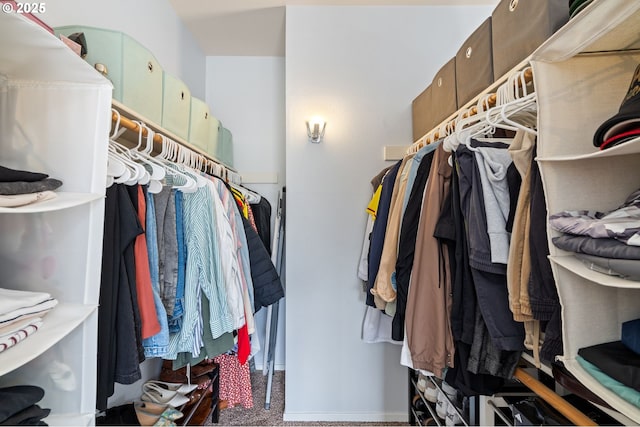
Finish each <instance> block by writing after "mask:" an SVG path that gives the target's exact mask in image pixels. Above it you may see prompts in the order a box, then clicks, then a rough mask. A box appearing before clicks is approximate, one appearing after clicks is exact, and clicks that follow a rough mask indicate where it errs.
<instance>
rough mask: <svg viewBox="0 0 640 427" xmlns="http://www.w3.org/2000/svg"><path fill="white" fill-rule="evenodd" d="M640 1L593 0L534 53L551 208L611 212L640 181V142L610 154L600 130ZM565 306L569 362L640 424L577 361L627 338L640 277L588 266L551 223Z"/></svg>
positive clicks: (630, 45)
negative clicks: (588, 350) (562, 243)
mask: <svg viewBox="0 0 640 427" xmlns="http://www.w3.org/2000/svg"><path fill="white" fill-rule="evenodd" d="M638 28H640V2H638V1H630V0H607V1H594V2H593V3H591V4H590V5H589V6H588V7H587V8H586V9H585V10H584V11H583V12H581V13H580V14H579V15H577V16H576V17H575V18H574V19H572V20H570V21H569V23H568V24H567V25H566V26H565V27H563V28H562V29H560V30H559V31H558V32H557V33H556V34H554V35H553V36H552V37H551V38H550V39H549V40H547V42H545V43H544V44H543V45H542V46H541V47H540V48H539V49H537V50H536V52H534V53H533V54H532V56H531V58H530V62H531V65H532V67H533V71H534V83H535V87H536V91H537V93H538V104H539V113H538V158H537V160H538V163H539V165H540V171H541V175H542V179H543V184H544V190H545V195H546V199H547V210H548V212H549V214H552V213H556V212H559V211H562V210H566V209H594V210H601V211H606V210H611V209H613V208H616V207H617V206H619V205H620V204H621V203H622V202H623V201H624V200H625V199H626V197H627V196H628V195H629V194H630V193H631V192H633V191H634V190H636V189H637V188H638V187H640V167H639V166H638V165H640V140H635V141H630V142H628V143H625V144H623V145H620V146H618V147H614V148H611V149H608V150H604V151H602V152H600V151H599V149H598V148H597V147H595V146H594V145H593V142H592V141H593V135H594V133H595V131H596V129H597V128H598V126H600V124H601V123H603V122H604V121H605V120H606V119H608V118H609V117H611V116H613V115H614V114H615V113H617V111H618V108H619V107H620V103H621V101H622V99H623V98H624V96H625V94H626V92H627V89H628V87H629V84H630V82H631V77H632V75H633V72H634V70H635V68H636V66H637V65H638V63H640V51H638V50H637V49H638V48H640V32H639V31H638ZM548 233H549V238H550V241H549V250H550V254H551V256H550V259H551V266H552V269H553V273H554V276H555V280H556V285H557V288H558V294H559V297H560V302H561V305H562V322H563V336H562V338H563V346H564V348H563V355H562V357H561V358H562V360H563V362H564V364H565V366H566V367H567V369H568V370H569V371H570V372H571V373H572V374H573V375H574V376H575V377H576V378H577V379H578V380H580V381H581V382H582V383H583V384H584V385H585V386H587V387H588V388H590V389H591V390H592V391H593V392H594V393H596V394H598V395H599V396H601V397H602V398H603V399H604V400H606V401H607V402H608V403H609V404H610V405H611V406H612V407H613V408H615V409H616V410H617V411H619V412H620V413H622V414H623V415H625V416H626V417H628V418H630V419H631V420H632V421H633V422H634V423H639V422H640V408H638V407H636V406H634V405H632V404H631V403H629V402H627V401H625V400H623V399H621V398H620V397H619V396H618V395H616V394H615V393H613V392H611V391H610V390H608V389H606V388H605V387H603V386H602V385H601V384H600V383H599V382H598V381H596V380H595V379H594V378H593V377H591V376H590V375H589V374H588V373H587V372H586V371H585V370H584V369H582V367H581V366H580V365H579V364H578V362H577V361H576V359H575V358H576V355H577V352H578V350H579V349H580V348H583V347H587V346H590V345H595V344H599V343H605V342H609V341H615V340H619V339H620V334H621V324H622V322H624V321H627V320H631V319H636V318H640V282H635V281H630V280H624V279H620V278H616V277H612V276H608V275H605V274H601V273H598V272H595V271H592V270H589V269H588V268H587V267H586V266H584V265H583V264H582V262H581V261H579V260H578V259H576V258H575V257H574V256H573V255H572V254H571V253H569V252H566V251H562V250H560V249H558V248H556V247H555V246H554V245H553V243H552V241H551V238H553V237H554V236H557V235H559V233H558V232H556V231H554V230H552V229H551V228H548Z"/></svg>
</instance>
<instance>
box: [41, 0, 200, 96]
mask: <svg viewBox="0 0 640 427" xmlns="http://www.w3.org/2000/svg"><path fill="white" fill-rule="evenodd" d="M40 18H41V19H42V20H43V21H45V22H46V23H47V24H49V25H50V26H52V27H58V26H62V25H88V26H92V27H100V28H108V29H112V30H117V31H122V32H124V33H126V34H128V35H129V36H131V37H133V38H134V39H136V40H137V41H138V42H139V43H141V44H142V45H143V46H145V47H146V48H147V49H149V50H150V51H151V52H152V53H153V54H154V56H155V57H156V59H157V60H158V62H160V65H162V68H163V69H164V70H165V71H167V72H168V73H170V74H172V75H174V76H177V77H179V78H181V79H182V80H183V81H184V82H185V83H186V84H187V86H189V89H190V90H191V94H192V95H193V96H196V97H198V98H200V99H204V96H205V56H204V54H203V53H202V50H201V49H200V47H199V46H198V44H197V43H196V41H195V39H194V38H193V36H192V35H191V33H190V32H189V31H188V30H187V27H186V26H185V25H184V24H183V23H182V21H180V19H179V18H178V15H176V12H175V11H174V10H173V8H172V7H171V4H170V3H169V1H168V0H135V1H87V0H55V1H52V2H49V3H47V9H46V12H45V13H44V14H42V15H40Z"/></svg>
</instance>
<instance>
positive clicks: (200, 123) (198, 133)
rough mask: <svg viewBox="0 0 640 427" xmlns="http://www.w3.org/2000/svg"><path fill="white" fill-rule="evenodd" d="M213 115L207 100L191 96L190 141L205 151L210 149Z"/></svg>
mask: <svg viewBox="0 0 640 427" xmlns="http://www.w3.org/2000/svg"><path fill="white" fill-rule="evenodd" d="M211 120H212V116H211V112H210V111H209V106H208V105H207V103H206V102H204V101H203V100H201V99H198V98H196V97H195V96H192V97H191V115H190V119H189V143H190V144H192V145H195V146H196V147H198V148H200V149H201V150H203V151H207V150H208V149H209V134H210V133H211V124H210V122H211Z"/></svg>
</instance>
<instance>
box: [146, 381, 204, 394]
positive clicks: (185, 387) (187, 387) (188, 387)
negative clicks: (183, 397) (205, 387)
mask: <svg viewBox="0 0 640 427" xmlns="http://www.w3.org/2000/svg"><path fill="white" fill-rule="evenodd" d="M145 384H155V385H158V386H160V387H162V388H164V389H167V390H170V391H177V392H178V393H182V394H188V393H191V392H192V391H193V390H195V389H196V388H198V384H184V383H170V382H166V381H160V380H149V381H147V382H146V383H145Z"/></svg>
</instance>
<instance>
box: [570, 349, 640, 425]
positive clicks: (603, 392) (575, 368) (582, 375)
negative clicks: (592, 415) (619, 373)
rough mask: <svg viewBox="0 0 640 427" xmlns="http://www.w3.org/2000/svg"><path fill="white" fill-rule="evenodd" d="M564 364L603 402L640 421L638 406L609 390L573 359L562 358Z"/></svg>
mask: <svg viewBox="0 0 640 427" xmlns="http://www.w3.org/2000/svg"><path fill="white" fill-rule="evenodd" d="M563 363H564V366H565V367H566V368H567V370H568V371H569V372H570V373H571V374H573V376H574V377H576V379H577V380H578V381H580V382H581V383H582V384H583V385H584V386H585V387H587V388H588V389H589V390H591V391H592V392H594V393H595V394H597V395H598V396H600V397H601V398H602V399H603V400H604V401H605V402H607V403H608V404H609V405H610V406H611V407H612V408H613V409H615V410H616V411H619V412H620V413H621V414H622V415H624V416H625V417H628V418H630V419H631V420H633V421H634V422H635V423H640V408H638V407H636V406H634V405H633V404H631V403H629V402H627V401H626V400H624V399H622V398H621V397H620V396H618V395H617V394H616V393H614V392H613V391H611V390H609V389H608V388H606V387H605V386H603V385H602V384H600V383H599V382H598V381H597V380H596V379H595V378H593V377H592V376H591V374H589V373H588V372H587V371H585V370H584V368H583V367H582V366H581V365H580V363H579V362H578V361H577V360H575V359H565V360H563Z"/></svg>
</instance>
